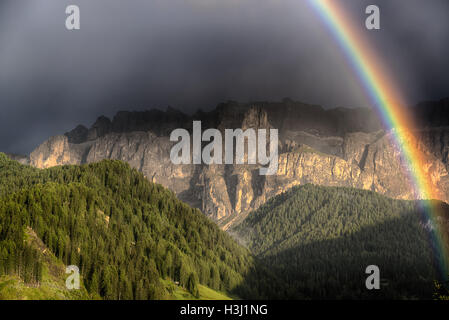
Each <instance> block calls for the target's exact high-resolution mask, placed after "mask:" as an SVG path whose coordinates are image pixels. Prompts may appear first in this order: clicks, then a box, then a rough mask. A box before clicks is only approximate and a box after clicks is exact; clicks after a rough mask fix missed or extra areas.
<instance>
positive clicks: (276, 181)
mask: <svg viewBox="0 0 449 320" xmlns="http://www.w3.org/2000/svg"><path fill="white" fill-rule="evenodd" d="M411 109H413V113H414V114H416V120H417V121H416V122H417V123H418V124H419V125H418V126H417V127H416V128H415V131H414V132H412V134H414V135H416V136H417V137H418V140H417V141H418V144H419V145H418V148H419V149H420V150H422V151H423V153H424V154H425V155H426V163H423V164H422V165H423V166H425V168H426V171H427V172H428V174H429V176H431V178H432V181H433V182H434V184H435V188H436V189H438V190H437V192H438V193H439V194H440V199H439V200H442V201H446V202H449V176H448V170H449V158H448V153H449V117H448V113H449V99H442V100H440V101H434V102H425V103H420V104H418V105H417V106H415V107H413V108H411ZM193 120H200V121H202V127H203V130H205V129H207V128H217V129H219V130H220V131H224V130H225V129H235V128H242V129H243V130H245V129H247V128H254V129H263V128H265V129H268V128H276V129H278V130H279V139H280V141H279V168H278V173H277V174H276V175H273V176H260V175H259V174H258V166H257V165H210V166H208V165H174V164H173V163H172V162H171V161H170V157H169V156H170V149H171V147H172V146H173V144H174V143H173V142H170V140H169V135H170V132H171V131H172V130H174V129H176V128H185V129H188V130H191V128H192V121H193ZM391 136H392V132H391V131H386V130H384V129H383V125H382V123H381V121H380V120H379V117H378V115H377V114H376V113H375V112H374V111H373V110H372V109H368V108H352V109H351V108H341V107H340V108H335V109H329V110H326V109H323V108H322V107H320V106H317V105H309V104H305V103H301V102H295V101H292V100H291V99H288V98H286V99H283V100H282V101H281V102H254V103H238V102H234V101H228V102H226V103H221V104H219V105H218V106H217V107H216V108H215V109H213V110H212V111H208V112H204V111H198V112H196V113H195V114H193V115H188V114H185V113H182V112H180V111H177V110H175V109H173V108H170V107H169V108H167V110H165V111H161V110H157V109H154V110H149V111H136V112H128V111H122V112H118V113H117V114H116V115H115V116H114V117H113V119H112V120H111V119H109V118H107V117H105V116H101V117H99V118H98V119H97V120H96V121H95V122H94V124H93V125H92V126H91V127H90V128H86V127H85V126H82V125H79V126H77V127H76V128H74V129H73V130H71V131H69V132H66V133H65V134H61V135H58V136H54V137H50V138H49V139H48V140H47V141H44V142H43V143H42V144H41V145H39V146H38V147H37V148H36V149H35V150H33V151H32V152H31V153H30V154H29V155H28V156H25V157H21V156H17V155H13V156H11V157H12V158H13V159H15V160H18V161H20V162H21V163H24V164H30V165H32V166H34V167H37V168H49V167H53V166H57V165H64V164H84V163H93V162H97V161H100V160H103V159H117V160H123V161H125V162H128V163H129V164H130V165H131V166H132V167H133V168H136V169H138V170H139V171H141V172H142V173H143V174H144V176H145V177H146V178H147V179H149V180H150V181H152V182H156V183H159V184H162V185H163V186H164V187H167V188H169V189H171V190H172V191H174V192H175V194H176V195H177V197H178V198H179V199H181V200H183V201H185V202H187V203H189V204H190V205H192V206H194V207H196V208H199V209H200V210H201V211H202V212H203V213H205V214H206V215H208V216H209V217H210V218H212V219H213V220H214V221H216V222H217V223H218V224H219V225H220V226H222V227H223V228H224V229H228V228H229V227H231V226H232V225H233V224H235V223H236V222H238V221H241V220H243V218H244V217H246V215H247V214H248V213H249V212H250V211H251V210H254V209H257V208H258V207H260V206H261V205H262V204H264V203H265V202H266V201H267V200H268V199H270V198H272V197H273V196H275V195H278V194H281V193H282V192H285V191H286V190H288V189H290V188H291V187H293V186H296V185H302V184H305V183H312V184H316V185H323V186H345V187H353V188H358V189H366V190H371V191H375V192H377V193H379V194H383V195H386V196H389V197H392V198H395V199H415V198H416V197H417V196H416V194H415V191H414V190H413V189H412V187H411V185H412V184H411V183H410V180H409V175H408V173H407V171H406V170H405V169H404V168H403V167H402V165H401V164H400V163H401V162H400V161H399V160H400V152H399V150H398V149H397V148H396V147H395V145H394V144H393V143H392V139H391Z"/></svg>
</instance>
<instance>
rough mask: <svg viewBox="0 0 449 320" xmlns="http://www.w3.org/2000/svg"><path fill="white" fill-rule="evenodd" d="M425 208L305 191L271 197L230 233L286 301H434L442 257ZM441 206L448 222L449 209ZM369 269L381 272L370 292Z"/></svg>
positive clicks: (362, 194) (355, 194) (361, 195)
mask: <svg viewBox="0 0 449 320" xmlns="http://www.w3.org/2000/svg"><path fill="white" fill-rule="evenodd" d="M420 205H426V203H425V202H421V203H419V202H415V201H401V200H393V199H390V198H387V197H384V196H381V195H379V194H376V193H374V192H370V191H363V190H357V189H350V188H341V187H331V188H329V187H319V186H314V185H304V186H298V187H294V188H292V189H291V190H289V191H288V192H285V193H283V194H281V195H279V196H277V197H275V198H272V199H271V200H269V201H268V202H267V203H266V204H265V205H263V206H262V207H260V208H259V209H258V210H256V211H254V212H252V213H250V214H249V215H248V217H247V218H246V219H245V220H244V221H243V222H242V223H241V224H240V225H238V226H236V227H235V228H234V229H233V230H232V232H233V233H235V235H236V237H238V238H239V239H240V241H241V242H242V243H244V244H246V245H247V247H248V248H249V249H250V250H251V251H252V252H253V253H254V254H255V255H256V257H257V258H258V260H259V261H260V262H261V263H262V264H263V265H264V266H265V267H267V268H268V269H270V270H271V271H272V272H273V273H275V274H276V275H278V277H279V281H280V282H282V283H283V284H284V286H285V287H284V288H283V289H282V290H281V291H280V292H279V293H278V295H279V297H280V298H324V299H327V298H367V299H371V298H392V299H403V298H409V299H410V298H427V299H431V298H432V294H433V293H434V289H435V287H434V280H437V279H438V277H439V275H438V273H437V271H436V264H437V263H438V259H439V257H438V256H435V254H438V252H434V251H433V250H432V247H431V245H430V241H429V237H430V236H431V234H430V233H432V232H434V231H433V227H432V226H430V225H429V221H428V219H427V218H426V216H425V215H423V214H422V212H423V210H422V207H420ZM439 205H440V207H441V209H442V210H441V212H443V214H444V215H445V217H441V218H444V219H446V220H445V221H446V222H447V218H448V217H449V215H447V213H448V212H449V210H448V209H447V205H445V204H443V203H440V204H439ZM446 227H447V226H446ZM369 265H376V266H378V267H379V268H380V276H381V289H380V290H371V291H370V290H367V289H366V287H365V280H366V278H367V277H368V274H366V273H365V269H366V267H367V266H369ZM251 280H252V279H251V277H248V281H249V282H250V281H251Z"/></svg>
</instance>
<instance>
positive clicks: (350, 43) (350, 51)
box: [308, 0, 449, 281]
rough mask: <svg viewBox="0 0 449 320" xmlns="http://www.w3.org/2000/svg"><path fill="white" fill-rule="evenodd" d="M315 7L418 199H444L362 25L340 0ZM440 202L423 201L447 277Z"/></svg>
mask: <svg viewBox="0 0 449 320" xmlns="http://www.w3.org/2000/svg"><path fill="white" fill-rule="evenodd" d="M308 1H309V3H310V4H311V7H312V8H313V9H314V11H315V12H316V13H317V14H318V15H319V17H320V18H321V19H322V20H323V22H324V23H325V24H326V26H327V28H328V29H329V31H330V33H331V34H332V36H333V37H334V38H335V40H336V42H337V43H338V45H339V46H340V47H341V49H342V51H343V53H344V55H345V58H346V60H347V62H348V63H349V65H350V66H351V67H352V69H353V70H354V71H355V73H356V75H357V76H358V78H359V79H360V81H361V83H362V86H363V88H364V89H365V92H366V93H367V95H368V98H369V99H370V101H371V102H372V103H373V105H374V106H376V108H377V111H378V113H379V115H380V118H381V120H382V122H383V124H384V126H385V127H386V128H387V129H388V130H390V131H391V138H392V142H393V143H394V145H395V147H396V148H397V150H398V151H399V152H400V154H401V158H402V159H403V161H404V165H405V166H406V169H407V171H408V172H409V173H410V174H409V176H410V181H411V183H412V186H413V188H414V190H415V195H416V198H418V199H426V200H431V199H442V198H441V197H440V194H439V191H438V190H437V188H436V187H435V182H434V181H433V180H432V175H431V173H430V172H429V167H428V166H426V154H425V152H423V151H422V150H420V149H419V147H418V143H417V140H416V138H415V137H414V136H413V134H412V133H411V131H412V129H413V128H416V125H415V124H414V121H413V120H412V117H411V115H410V112H409V111H408V110H407V108H406V107H405V103H404V101H403V99H402V97H401V96H400V94H399V92H400V90H397V88H396V87H395V86H394V83H393V82H394V81H392V77H391V76H390V75H389V74H388V72H387V71H386V70H385V69H384V68H383V66H382V65H381V63H380V62H379V60H378V58H377V57H376V56H375V55H374V50H372V48H371V47H370V45H369V44H368V43H367V42H366V41H365V39H364V38H363V37H362V36H361V34H360V33H359V31H360V30H361V28H362V27H360V26H354V25H353V24H351V22H352V19H350V18H349V17H348V16H347V15H346V13H345V12H344V10H343V9H342V8H341V6H339V4H338V1H336V0H308ZM435 203H436V202H433V201H428V202H425V204H424V203H423V205H422V208H423V209H424V210H423V211H424V212H425V215H426V218H427V219H428V220H429V221H430V222H431V225H432V226H434V227H435V228H437V230H434V232H431V234H432V235H431V238H432V239H431V245H432V247H433V250H434V254H435V258H436V261H437V263H438V265H439V271H440V273H441V277H442V278H443V280H445V281H447V278H448V275H449V268H448V267H449V263H448V257H449V255H448V254H447V253H448V252H446V249H445V248H446V244H447V241H445V239H446V236H445V234H444V232H443V231H442V230H438V224H437V223H435V221H436V219H437V217H438V214H439V207H438V206H437V205H436V204H435Z"/></svg>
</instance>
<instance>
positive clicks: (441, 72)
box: [0, 0, 449, 153]
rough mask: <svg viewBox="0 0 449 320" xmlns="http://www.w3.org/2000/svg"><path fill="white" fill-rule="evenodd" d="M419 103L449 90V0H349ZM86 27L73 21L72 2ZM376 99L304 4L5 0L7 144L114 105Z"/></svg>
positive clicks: (31, 141)
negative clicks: (369, 21) (373, 27)
mask: <svg viewBox="0 0 449 320" xmlns="http://www.w3.org/2000/svg"><path fill="white" fill-rule="evenodd" d="M341 2H342V4H344V5H345V7H346V8H347V10H349V11H351V14H352V16H353V17H354V19H355V23H358V24H359V25H360V27H361V28H363V24H364V18H365V15H364V8H365V7H366V5H368V4H378V5H379V6H380V8H381V13H382V15H381V19H382V21H381V23H382V30H381V31H373V32H368V31H366V32H365V34H366V37H367V38H368V39H369V40H370V41H372V44H373V46H374V47H375V48H376V50H379V53H380V54H381V56H382V57H383V58H384V59H383V60H384V61H385V63H386V64H387V66H388V67H389V68H391V69H392V73H393V74H394V75H395V77H396V78H397V79H398V83H400V87H401V88H402V89H403V90H404V95H405V96H406V97H407V99H409V101H412V103H415V102H417V101H418V100H423V99H433V98H440V97H443V96H445V95H449V92H447V88H449V85H448V84H449V80H448V79H449V75H448V74H447V73H446V70H448V66H449V62H448V59H447V58H446V57H447V56H449V52H448V51H449V45H448V44H447V39H448V35H449V28H448V19H447V17H448V14H449V10H448V6H449V3H448V1H447V0H441V1H440V0H429V1H421V0H396V1H376V0H373V1H355V0H354V1H341ZM69 4H77V5H79V6H80V9H81V30H80V31H74V32H69V31H67V30H66V29H65V25H64V24H65V18H66V15H65V7H66V6H67V5H69ZM287 96H288V97H291V98H294V99H298V100H302V101H306V102H310V103H316V104H322V105H325V106H326V107H331V106H342V105H343V106H364V105H369V101H367V100H366V99H365V95H364V93H363V91H362V88H361V87H360V86H359V84H358V81H357V79H356V78H355V77H354V75H353V74H352V72H351V70H349V69H348V68H347V67H346V65H345V63H344V59H343V58H342V55H341V52H340V51H339V49H338V46H336V45H335V43H334V42H333V41H332V39H331V37H330V36H329V33H328V32H327V30H326V29H325V28H324V26H323V24H322V22H321V21H319V20H318V19H317V17H316V15H315V14H314V12H313V11H311V9H310V7H309V6H308V5H307V2H306V1H304V0H145V1H144V0H128V1H122V0H96V1H92V0H89V1H87V0H84V1H81V0H71V1H62V0H39V1H27V0H6V1H5V0H2V1H1V2H0V110H1V114H2V116H1V118H0V150H1V151H6V152H19V153H28V152H29V151H30V150H31V149H32V148H34V147H35V146H36V145H37V144H39V143H40V142H42V141H43V140H45V139H46V138H48V136H50V135H54V134H58V133H62V132H65V131H68V130H69V129H71V128H73V127H74V126H75V125H77V124H79V123H83V124H85V125H91V123H92V122H93V121H94V120H95V118H96V117H97V116H99V115H101V114H105V115H108V116H112V115H113V114H114V113H115V112H116V111H117V110H123V109H128V110H138V109H148V108H154V107H158V108H165V107H166V106H167V105H171V106H173V107H175V108H178V109H182V110H184V111H186V112H192V111H194V110H196V109H198V108H203V109H210V108H212V107H214V106H215V105H216V104H217V103H218V102H221V101H226V100H230V99H232V100H238V101H250V100H278V99H281V98H283V97H287Z"/></svg>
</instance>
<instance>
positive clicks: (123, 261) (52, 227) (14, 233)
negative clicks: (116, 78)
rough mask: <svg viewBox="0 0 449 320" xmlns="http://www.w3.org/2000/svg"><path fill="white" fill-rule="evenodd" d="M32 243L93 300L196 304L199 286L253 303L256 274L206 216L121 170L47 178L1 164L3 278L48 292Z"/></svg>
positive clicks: (104, 167)
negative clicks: (181, 299) (76, 274)
mask: <svg viewBox="0 0 449 320" xmlns="http://www.w3.org/2000/svg"><path fill="white" fill-rule="evenodd" d="M29 233H33V234H36V237H37V238H38V239H40V240H41V241H42V243H43V246H45V247H46V249H47V250H49V251H50V252H51V253H52V255H54V256H56V259H58V261H59V263H61V264H62V263H63V264H65V265H76V266H79V268H80V272H81V276H82V282H83V287H85V288H86V289H87V291H88V293H89V295H90V296H91V297H101V298H105V299H165V298H171V297H173V292H171V291H173V289H174V288H175V287H174V286H172V285H167V283H169V284H170V283H172V284H175V283H176V285H178V286H179V287H182V288H185V289H186V290H187V291H189V292H190V293H191V294H192V295H193V296H196V297H198V296H199V294H200V293H199V289H198V287H199V284H202V285H205V286H207V287H209V288H212V289H215V290H220V291H224V292H231V291H232V292H234V293H242V294H243V295H244V292H245V289H244V285H242V282H243V278H244V276H245V274H246V273H248V272H251V269H252V268H253V259H252V257H251V255H250V254H249V252H248V250H247V249H245V248H243V247H241V246H239V245H238V244H237V243H236V242H235V241H234V240H233V239H232V238H231V237H230V236H228V235H227V234H226V233H224V232H222V231H221V230H219V228H218V227H217V226H216V225H215V224H214V223H212V222H211V221H209V220H208V219H207V218H206V217H205V216H204V215H203V214H202V213H201V212H200V211H199V210H197V209H193V208H191V207H189V206H188V205H186V204H184V203H182V202H181V201H179V200H177V199H176V197H175V196H174V194H173V193H172V192H171V191H168V190H167V189H164V188H163V187H162V186H160V185H156V184H153V183H151V182H149V181H148V180H146V179H145V178H144V177H143V175H142V174H141V173H139V172H137V171H136V170H134V169H131V168H130V167H129V165H128V164H125V163H123V162H120V161H102V162H99V163H95V164H90V165H83V166H62V167H54V168H51V169H45V170H40V169H35V168H31V167H29V166H24V165H21V164H19V163H18V162H15V161H12V160H9V159H8V158H7V157H6V156H5V155H4V154H0V277H2V276H3V277H14V279H16V278H17V277H18V278H20V281H23V282H25V283H27V284H29V285H32V286H34V287H39V285H40V283H41V281H42V273H43V272H42V268H43V263H44V262H45V261H43V258H42V254H41V253H42V252H41V253H40V252H38V251H39V250H38V249H36V248H35V247H33V246H31V245H30V243H29V241H26V239H27V234H29ZM43 251H45V250H43ZM237 286H238V287H239V288H240V291H239V292H236V291H235V289H236V288H237ZM201 288H202V286H201ZM203 291H204V290H203Z"/></svg>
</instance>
